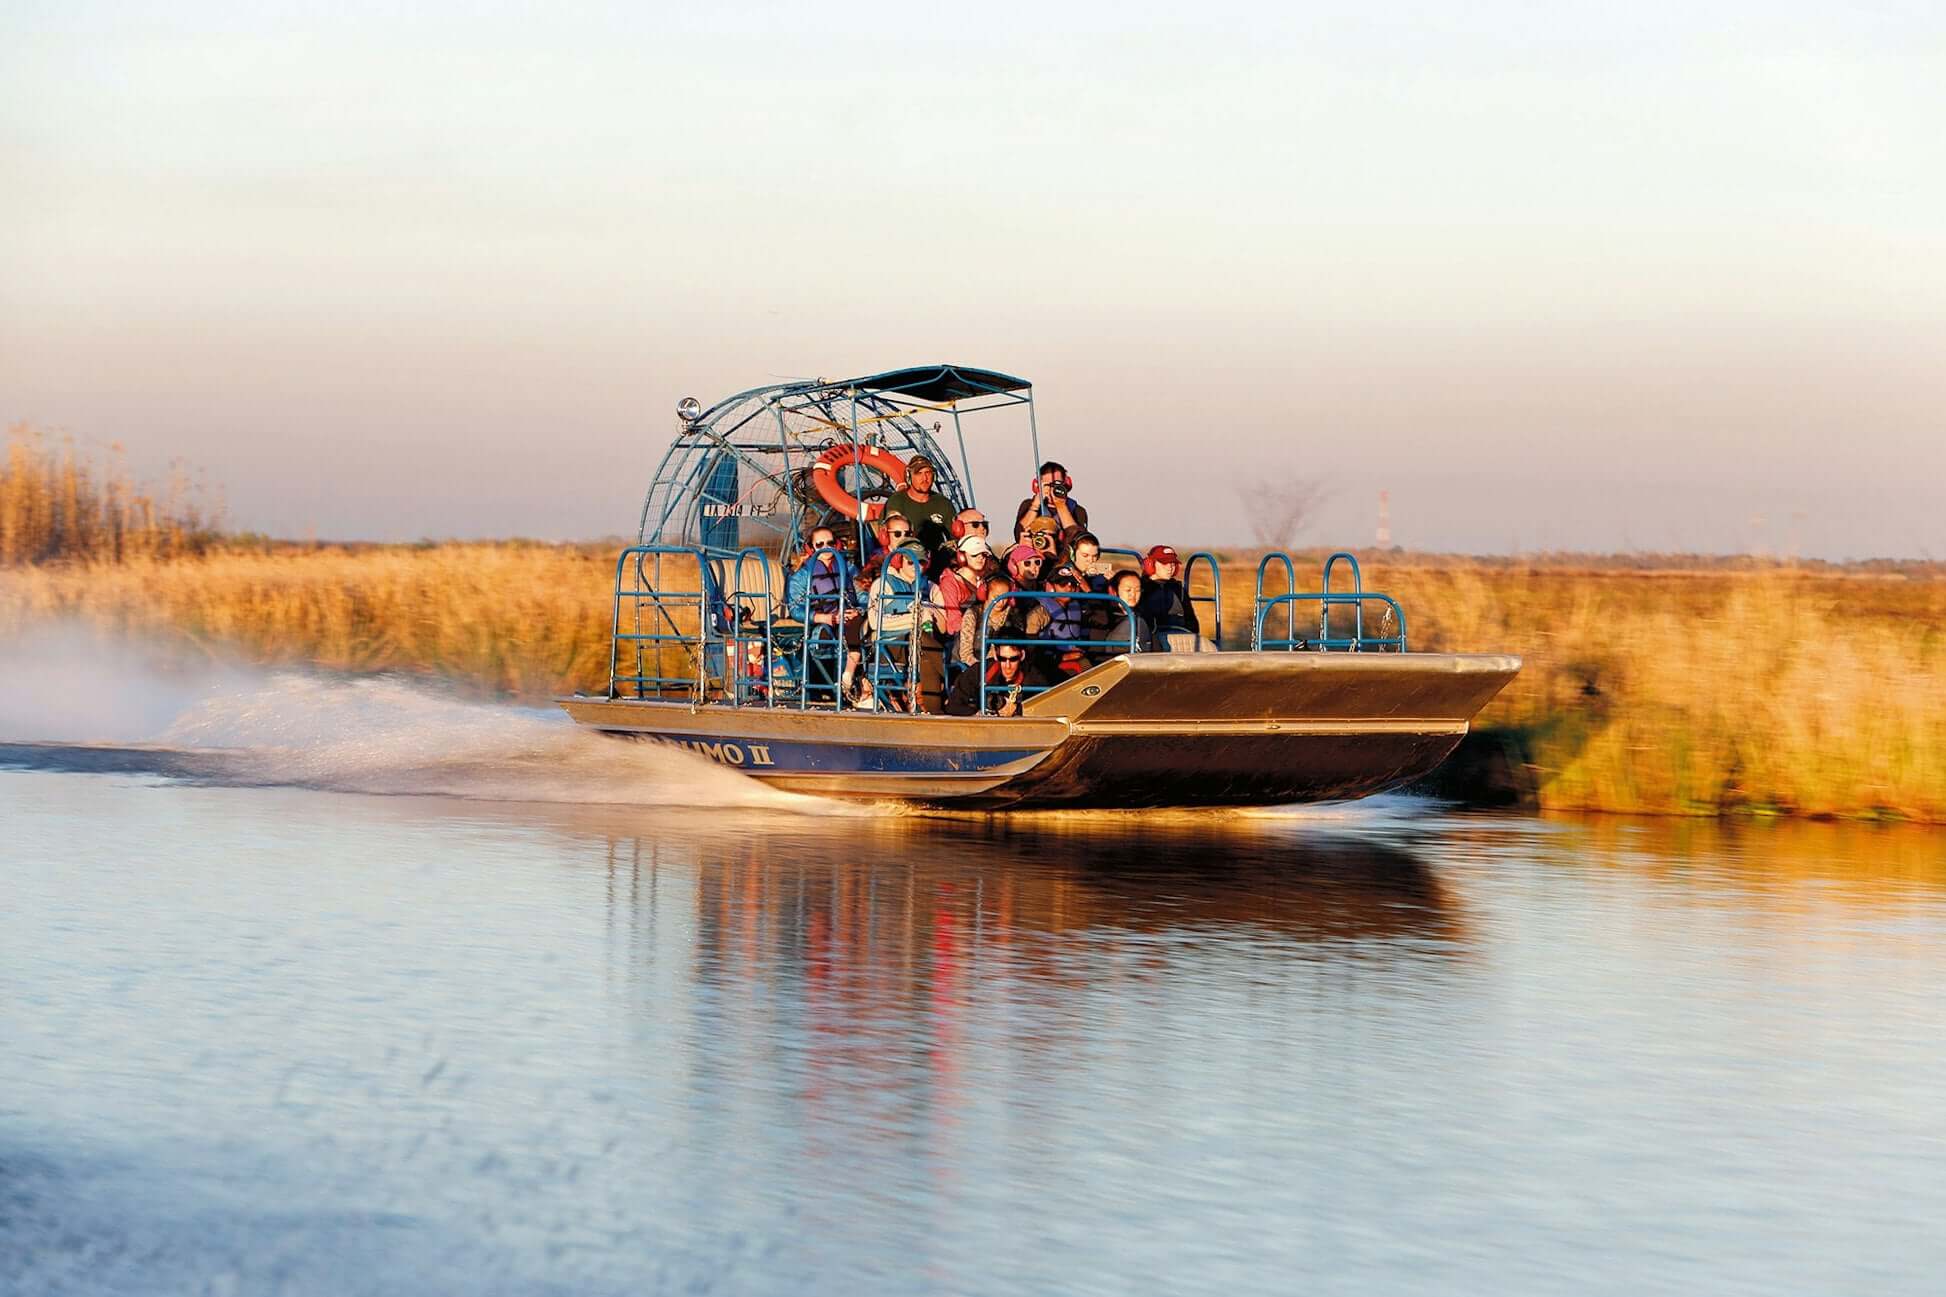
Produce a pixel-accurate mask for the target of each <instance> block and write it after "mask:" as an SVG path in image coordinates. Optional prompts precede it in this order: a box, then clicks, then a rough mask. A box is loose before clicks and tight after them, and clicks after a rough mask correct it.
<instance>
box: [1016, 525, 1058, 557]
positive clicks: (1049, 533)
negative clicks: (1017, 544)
mask: <svg viewBox="0 0 1946 1297" xmlns="http://www.w3.org/2000/svg"><path fill="white" fill-rule="evenodd" d="M1020 538H1021V540H1022V541H1024V542H1025V543H1026V544H1029V545H1032V546H1033V547H1034V548H1035V549H1037V550H1039V551H1040V552H1041V558H1042V559H1043V560H1045V561H1046V563H1047V565H1048V566H1049V567H1052V566H1054V563H1055V562H1056V558H1057V556H1058V555H1059V554H1060V552H1061V533H1060V529H1059V528H1058V527H1057V526H1056V525H1055V522H1054V519H1052V518H1040V517H1034V518H1023V519H1021V521H1020Z"/></svg>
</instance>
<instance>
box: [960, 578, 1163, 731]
mask: <svg viewBox="0 0 1946 1297" xmlns="http://www.w3.org/2000/svg"><path fill="white" fill-rule="evenodd" d="M1062 599H1086V600H1091V601H1093V602H1096V603H1112V604H1115V605H1117V606H1118V607H1120V608H1121V610H1122V615H1123V617H1125V618H1126V619H1127V621H1128V647H1127V648H1126V649H1125V650H1123V651H1124V652H1128V653H1135V652H1137V651H1138V650H1137V648H1136V646H1135V610H1134V609H1133V608H1131V607H1129V606H1128V604H1127V603H1125V602H1123V601H1122V599H1121V597H1120V596H1119V595H1112V594H1089V593H1079V592H1077V593H1073V594H1057V593H1055V592H1053V591H1050V590H1010V591H1008V592H1006V593H1005V594H997V595H995V596H993V598H991V599H989V600H987V601H986V603H985V604H983V605H981V607H980V610H979V615H980V657H979V660H978V661H977V662H974V663H972V664H971V665H969V666H967V667H966V668H965V669H966V670H968V671H978V672H979V673H980V682H981V683H980V711H979V714H980V715H981V716H985V715H988V712H987V697H988V695H990V694H995V693H1003V692H1006V690H1007V689H1008V688H1010V686H1004V685H990V684H987V683H986V672H987V662H988V658H989V656H990V652H991V648H992V646H994V645H999V646H1000V647H1002V648H1005V647H1008V646H1010V645H1011V646H1013V647H1016V648H1020V649H1033V648H1039V649H1045V648H1049V647H1062V648H1064V649H1065V648H1083V647H1090V646H1091V647H1095V648H1114V647H1117V646H1118V644H1119V643H1120V641H1118V640H1112V639H1046V638H1035V637H1026V638H1020V637H1015V636H1004V637H1001V638H995V637H994V636H993V616H992V613H993V609H994V607H995V606H996V605H998V604H1001V603H1006V602H1033V603H1044V602H1048V601H1058V600H1062ZM968 615H969V616H970V615H971V613H970V612H969V614H968ZM1021 674H1022V675H1025V674H1026V672H1025V670H1023V671H1022V672H1021ZM1052 688H1054V686H1053V685H1024V686H1022V687H1021V690H1020V692H1021V696H1022V697H1030V696H1032V695H1034V694H1041V693H1046V692H1047V691H1048V690H1049V689H1052Z"/></svg>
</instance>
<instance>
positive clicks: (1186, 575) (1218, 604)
mask: <svg viewBox="0 0 1946 1297" xmlns="http://www.w3.org/2000/svg"><path fill="white" fill-rule="evenodd" d="M1198 559H1201V560H1202V561H1203V562H1205V563H1208V564H1209V580H1210V593H1208V594H1192V593H1190V577H1191V575H1192V574H1193V573H1194V572H1195V571H1196V560H1198ZM1182 592H1183V597H1184V598H1186V599H1188V600H1189V602H1191V603H1206V604H1208V605H1209V606H1210V615H1209V620H1210V625H1211V626H1212V627H1213V628H1214V629H1215V632H1216V633H1215V634H1213V635H1207V636H1205V637H1204V638H1206V639H1208V640H1209V641H1210V643H1212V644H1214V645H1216V650H1217V652H1219V653H1220V652H1222V651H1223V568H1222V567H1221V566H1220V565H1219V564H1218V563H1217V561H1216V555H1214V554H1212V553H1210V552H1209V551H1208V550H1206V549H1199V550H1197V551H1196V552H1195V553H1194V554H1191V555H1190V556H1189V557H1188V558H1186V559H1184V560H1183V561H1182Z"/></svg>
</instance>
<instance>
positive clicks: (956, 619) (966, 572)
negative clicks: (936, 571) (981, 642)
mask: <svg viewBox="0 0 1946 1297" xmlns="http://www.w3.org/2000/svg"><path fill="white" fill-rule="evenodd" d="M953 552H954V554H955V555H956V560H955V562H954V563H953V566H952V567H951V568H950V569H949V570H947V571H946V572H944V573H942V574H941V575H940V578H939V580H938V581H937V582H935V583H934V589H935V591H936V596H937V599H938V603H939V617H940V629H941V630H942V631H943V632H944V633H945V634H946V635H947V636H950V637H953V638H957V637H958V636H959V628H960V623H961V622H963V621H964V620H965V618H966V610H967V608H969V607H978V606H979V603H980V583H981V582H982V581H984V580H986V578H987V575H988V573H989V572H991V571H992V562H993V550H992V549H991V548H990V547H989V546H988V545H987V543H986V539H985V538H984V537H982V536H967V537H965V538H964V539H962V540H961V541H960V543H959V545H958V546H957V547H956V548H955V549H954V551H953Z"/></svg>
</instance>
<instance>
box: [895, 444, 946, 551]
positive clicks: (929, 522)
mask: <svg viewBox="0 0 1946 1297" xmlns="http://www.w3.org/2000/svg"><path fill="white" fill-rule="evenodd" d="M937 476H938V470H937V469H935V468H934V467H933V462H932V461H931V460H930V459H927V458H926V457H925V456H924V455H914V456H913V457H912V458H911V459H909V460H907V461H906V465H905V486H904V488H903V489H901V490H898V491H895V492H893V493H892V495H891V496H890V497H889V498H888V499H887V500H886V501H885V520H886V521H887V522H888V523H889V522H890V521H891V520H892V519H893V518H894V517H899V518H904V519H905V520H906V521H907V522H909V523H911V524H912V531H913V538H914V539H915V540H917V541H918V542H919V547H920V548H921V549H923V550H925V551H926V553H927V554H928V555H931V554H934V553H936V552H938V551H939V550H941V549H944V548H946V546H947V544H948V543H949V542H948V539H947V532H948V531H950V530H951V528H952V522H953V515H954V514H956V513H958V512H959V509H958V506H956V505H955V504H954V503H953V502H952V501H951V500H948V499H947V498H946V497H945V496H944V495H943V494H941V493H940V492H938V491H935V490H933V489H932V488H933V480H934V479H935V478H936V477H937Z"/></svg>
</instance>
